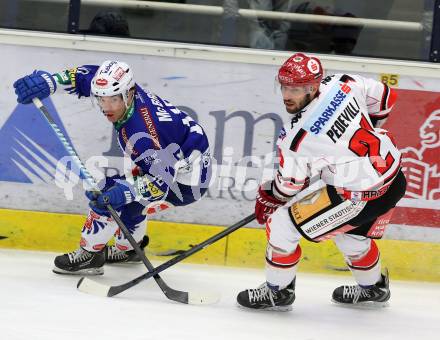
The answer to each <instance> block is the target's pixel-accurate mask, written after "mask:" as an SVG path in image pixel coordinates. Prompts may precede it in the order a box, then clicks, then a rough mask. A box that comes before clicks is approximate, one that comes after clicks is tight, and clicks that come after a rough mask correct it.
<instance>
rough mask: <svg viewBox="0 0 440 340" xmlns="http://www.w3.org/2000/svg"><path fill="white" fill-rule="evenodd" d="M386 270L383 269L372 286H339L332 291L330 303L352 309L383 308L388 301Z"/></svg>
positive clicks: (388, 290) (388, 289)
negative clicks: (378, 278) (351, 307)
mask: <svg viewBox="0 0 440 340" xmlns="http://www.w3.org/2000/svg"><path fill="white" fill-rule="evenodd" d="M390 295H391V293H390V288H389V278H388V270H387V269H385V271H384V274H382V275H381V279H380V281H379V282H378V283H376V284H375V285H373V286H368V287H361V286H359V285H356V286H341V287H338V288H336V289H335V290H334V291H333V297H332V301H333V302H336V303H339V304H343V305H347V306H354V307H365V306H366V307H368V306H371V307H385V306H386V305H387V304H388V302H387V301H388V300H389V299H390Z"/></svg>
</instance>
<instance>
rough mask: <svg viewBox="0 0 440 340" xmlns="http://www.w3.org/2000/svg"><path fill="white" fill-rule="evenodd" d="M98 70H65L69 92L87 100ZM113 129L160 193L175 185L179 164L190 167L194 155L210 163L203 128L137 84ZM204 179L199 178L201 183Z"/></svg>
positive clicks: (204, 173)
mask: <svg viewBox="0 0 440 340" xmlns="http://www.w3.org/2000/svg"><path fill="white" fill-rule="evenodd" d="M98 68H99V66H96V65H84V66H81V67H78V68H75V69H72V70H69V71H66V72H67V73H66V74H68V78H69V83H70V85H71V87H70V92H71V93H76V94H77V95H78V96H79V97H82V96H85V97H89V96H90V86H91V81H92V78H93V77H94V75H95V73H96V71H97V70H98ZM66 85H67V84H66ZM114 127H115V129H116V131H117V133H118V140H119V145H120V147H121V149H122V150H123V152H124V153H125V154H127V155H128V156H129V157H130V158H131V159H132V160H133V162H134V163H135V164H136V165H137V166H139V167H140V168H141V169H142V173H143V174H145V175H149V177H150V179H153V181H154V180H157V177H159V179H160V180H159V181H158V182H159V184H157V182H156V185H157V186H159V187H160V188H161V189H162V191H164V190H163V189H168V188H167V186H169V185H170V184H171V183H172V182H174V180H175V179H176V171H177V172H178V171H180V170H181V169H182V168H185V166H183V167H182V164H183V165H184V164H186V165H190V164H191V162H192V161H193V158H194V155H200V156H203V157H199V158H198V159H199V161H200V159H202V163H206V162H209V143H208V138H207V136H206V134H205V132H204V131H203V129H202V127H201V126H200V125H199V124H197V122H195V121H194V120H193V119H192V118H191V117H190V116H188V115H187V114H186V113H184V112H182V111H180V110H179V109H177V108H176V107H175V106H173V105H172V104H170V103H169V102H168V101H166V100H164V99H162V98H160V97H159V96H157V95H155V94H153V93H151V92H149V91H147V90H143V89H142V88H141V87H140V86H139V85H137V84H136V85H135V98H134V103H133V105H132V107H131V108H130V109H129V112H128V118H126V119H125V120H124V121H122V122H118V123H115V124H114ZM185 162H186V163H185ZM205 165H206V164H205ZM183 171H184V170H183ZM200 176H201V177H206V176H207V175H206V171H205V172H203V171H202V172H201V175H200ZM206 180H207V179H206V178H201V179H200V181H201V182H202V183H203V182H205V181H206ZM177 181H179V178H178V177H177ZM164 183H165V184H164Z"/></svg>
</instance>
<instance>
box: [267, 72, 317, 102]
mask: <svg viewBox="0 0 440 340" xmlns="http://www.w3.org/2000/svg"><path fill="white" fill-rule="evenodd" d="M318 84H319V83H318V82H309V83H305V84H301V83H298V84H297V85H286V84H282V83H280V81H279V79H278V76H275V79H274V92H275V93H276V94H283V93H285V92H287V93H289V94H290V95H292V96H295V97H301V96H305V95H307V94H311V93H312V92H313V88H314V87H315V86H318Z"/></svg>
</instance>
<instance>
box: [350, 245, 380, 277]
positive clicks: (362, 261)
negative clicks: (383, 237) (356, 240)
mask: <svg viewBox="0 0 440 340" xmlns="http://www.w3.org/2000/svg"><path fill="white" fill-rule="evenodd" d="M366 244H368V246H367V247H365V248H364V249H360V248H358V249H356V251H351V252H349V253H345V254H344V255H345V260H346V262H347V265H348V266H349V267H350V268H352V269H357V270H369V269H371V268H373V267H374V266H375V265H376V264H377V263H378V262H379V259H380V252H379V248H378V247H377V244H376V242H375V241H374V240H370V239H369V242H368V243H366Z"/></svg>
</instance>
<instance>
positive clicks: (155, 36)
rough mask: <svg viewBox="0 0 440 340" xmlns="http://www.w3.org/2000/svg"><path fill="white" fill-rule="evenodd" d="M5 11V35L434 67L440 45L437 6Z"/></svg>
mask: <svg viewBox="0 0 440 340" xmlns="http://www.w3.org/2000/svg"><path fill="white" fill-rule="evenodd" d="M0 4H1V8H2V10H1V11H0V27H3V28H14V29H26V30H34V31H49V32H69V33H73V34H91V35H108V36H119V37H130V38H134V39H147V40H157V41H171V42H185V43H196V44H206V45H218V46H232V47H244V48H249V49H263V50H278V51H305V52H312V53H324V54H335V55H351V56H365V57H378V58H392V59H406V60H419V61H437V56H438V51H437V49H436V47H437V45H438V40H439V39H440V38H439V36H438V35H436V34H434V35H433V33H435V32H436V31H435V30H433V27H437V26H436V25H437V24H438V23H437V21H438V20H439V18H437V19H435V17H434V12H435V11H436V10H438V11H440V9H439V8H438V6H437V5H436V4H438V1H437V2H436V1H435V0H420V1H412V0H397V1H391V0H386V1H384V0H370V1H351V0H317V1H304V0H273V1H260V0H208V1H202V0H195V1H185V0H176V1H141V0H130V1H128V0H81V1H79V0H71V1H69V0H32V1H31V0H0ZM438 16H439V14H437V17H438ZM55 18H56V19H55ZM436 20H437V21H436ZM402 37H404V39H403V38H402ZM434 40H435V41H434Z"/></svg>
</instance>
